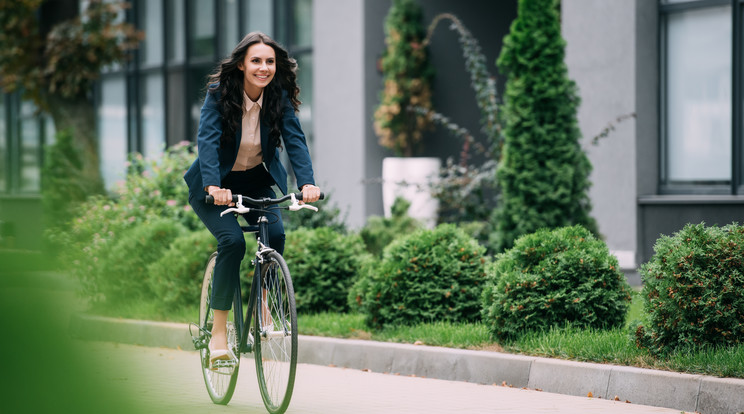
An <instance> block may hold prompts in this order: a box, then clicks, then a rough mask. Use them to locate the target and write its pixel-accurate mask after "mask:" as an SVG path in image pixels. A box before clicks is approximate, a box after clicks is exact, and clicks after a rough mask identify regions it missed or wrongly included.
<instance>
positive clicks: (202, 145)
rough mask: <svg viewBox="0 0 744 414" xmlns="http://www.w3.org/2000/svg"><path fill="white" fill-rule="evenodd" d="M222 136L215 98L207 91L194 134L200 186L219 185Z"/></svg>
mask: <svg viewBox="0 0 744 414" xmlns="http://www.w3.org/2000/svg"><path fill="white" fill-rule="evenodd" d="M221 137H222V116H221V115H220V112H219V110H218V109H217V99H216V98H215V96H214V94H213V93H211V92H209V91H207V96H206V97H205V98H204V105H202V108H201V114H200V116H199V132H198V134H197V136H196V144H197V150H198V151H199V167H200V169H201V175H202V188H204V189H205V191H206V188H207V187H209V186H212V185H213V186H217V187H220V185H221V180H220V138H221Z"/></svg>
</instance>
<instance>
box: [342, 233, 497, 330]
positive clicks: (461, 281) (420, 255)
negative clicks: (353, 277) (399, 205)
mask: <svg viewBox="0 0 744 414" xmlns="http://www.w3.org/2000/svg"><path fill="white" fill-rule="evenodd" d="M484 252H485V249H484V248H483V247H481V246H480V245H479V244H478V242H477V241H475V240H474V239H473V238H471V237H469V236H467V235H466V234H465V233H463V232H462V231H461V230H460V229H458V228H456V227H455V226H454V225H452V224H442V225H439V226H437V227H436V228H435V229H433V230H419V231H416V232H415V233H413V234H409V235H407V236H404V237H401V238H398V239H396V240H395V241H394V242H393V243H392V244H390V246H388V247H387V248H385V251H384V252H383V258H382V262H381V263H380V265H379V266H378V267H377V268H376V269H374V270H373V271H371V272H369V274H367V275H363V276H364V277H363V279H362V280H360V281H359V282H358V283H357V285H356V286H355V287H354V288H353V290H354V291H356V292H360V291H361V290H364V296H363V297H361V295H360V300H361V304H360V308H361V309H362V310H363V312H364V313H365V323H366V324H367V325H368V326H370V327H372V328H379V327H382V326H385V325H410V324H415V323H419V322H433V321H451V322H470V321H475V320H477V319H478V316H479V309H480V303H479V296H480V291H481V288H482V286H483V282H484V281H485V272H484V264H485V262H486V261H485V258H484V256H483V254H484Z"/></svg>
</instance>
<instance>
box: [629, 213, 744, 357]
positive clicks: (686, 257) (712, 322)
mask: <svg viewBox="0 0 744 414" xmlns="http://www.w3.org/2000/svg"><path fill="white" fill-rule="evenodd" d="M654 251H655V254H654V256H653V257H652V258H651V260H650V261H649V262H648V263H646V264H644V265H643V266H642V268H641V276H642V278H643V281H644V288H643V296H644V309H645V313H646V317H647V320H646V321H645V324H644V325H642V326H639V327H638V330H637V331H636V334H637V339H638V344H639V345H641V346H645V347H648V348H649V349H650V350H651V351H652V352H657V353H665V352H669V351H673V350H674V349H676V348H678V347H688V346H705V345H712V346H719V345H720V346H725V345H734V344H741V343H743V342H744V227H742V226H740V225H738V224H736V223H734V224H730V225H727V226H725V227H722V228H721V227H718V226H713V227H706V226H705V225H704V224H703V223H701V224H696V225H692V224H688V225H686V226H685V227H684V228H683V229H682V230H680V231H679V232H677V233H675V234H674V235H673V236H671V237H669V236H662V237H661V238H659V240H657V241H656V244H655V245H654Z"/></svg>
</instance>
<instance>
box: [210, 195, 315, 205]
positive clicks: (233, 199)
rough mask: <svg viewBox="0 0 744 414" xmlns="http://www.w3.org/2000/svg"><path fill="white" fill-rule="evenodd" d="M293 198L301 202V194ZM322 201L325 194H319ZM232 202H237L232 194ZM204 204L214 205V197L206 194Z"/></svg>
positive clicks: (236, 198) (236, 196) (235, 196)
mask: <svg viewBox="0 0 744 414" xmlns="http://www.w3.org/2000/svg"><path fill="white" fill-rule="evenodd" d="M295 197H297V199H298V200H302V193H296V194H295ZM323 199H325V193H323V192H321V193H320V200H323ZM232 201H233V203H237V202H238V195H237V194H233V196H232ZM204 202H205V203H207V204H214V197H212V196H211V195H209V194H207V195H206V196H205V197H204Z"/></svg>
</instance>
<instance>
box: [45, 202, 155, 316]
mask: <svg viewBox="0 0 744 414" xmlns="http://www.w3.org/2000/svg"><path fill="white" fill-rule="evenodd" d="M78 214H79V216H78V217H77V218H75V219H73V220H72V222H71V224H70V226H69V228H68V229H67V230H66V231H60V229H55V230H53V231H50V232H48V233H47V236H48V237H49V238H50V239H52V241H53V243H54V244H55V245H57V246H60V251H59V262H60V263H61V264H62V265H63V266H64V267H65V268H66V269H67V271H68V272H69V273H70V275H71V276H73V277H74V278H76V279H77V280H79V281H80V286H81V291H82V293H83V294H84V295H86V296H87V297H88V298H89V299H90V300H91V301H92V302H94V303H95V302H100V301H102V300H103V297H102V293H101V291H100V289H99V287H98V280H99V278H100V277H104V276H102V275H103V274H104V273H105V271H106V270H105V268H104V267H102V265H103V264H104V261H105V260H104V259H105V258H106V257H107V256H108V255H109V251H110V250H111V248H112V246H113V245H114V244H115V243H116V242H117V240H118V238H119V237H120V236H121V235H122V234H123V232H125V231H126V230H127V229H130V228H132V227H134V226H136V225H138V224H139V223H141V221H142V218H140V217H138V216H136V214H138V211H134V209H133V208H129V207H128V206H125V205H120V204H117V203H115V202H114V201H112V200H111V199H109V198H107V197H104V196H94V197H90V198H89V199H88V200H87V201H86V202H85V203H83V204H81V205H80V206H79V208H78Z"/></svg>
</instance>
